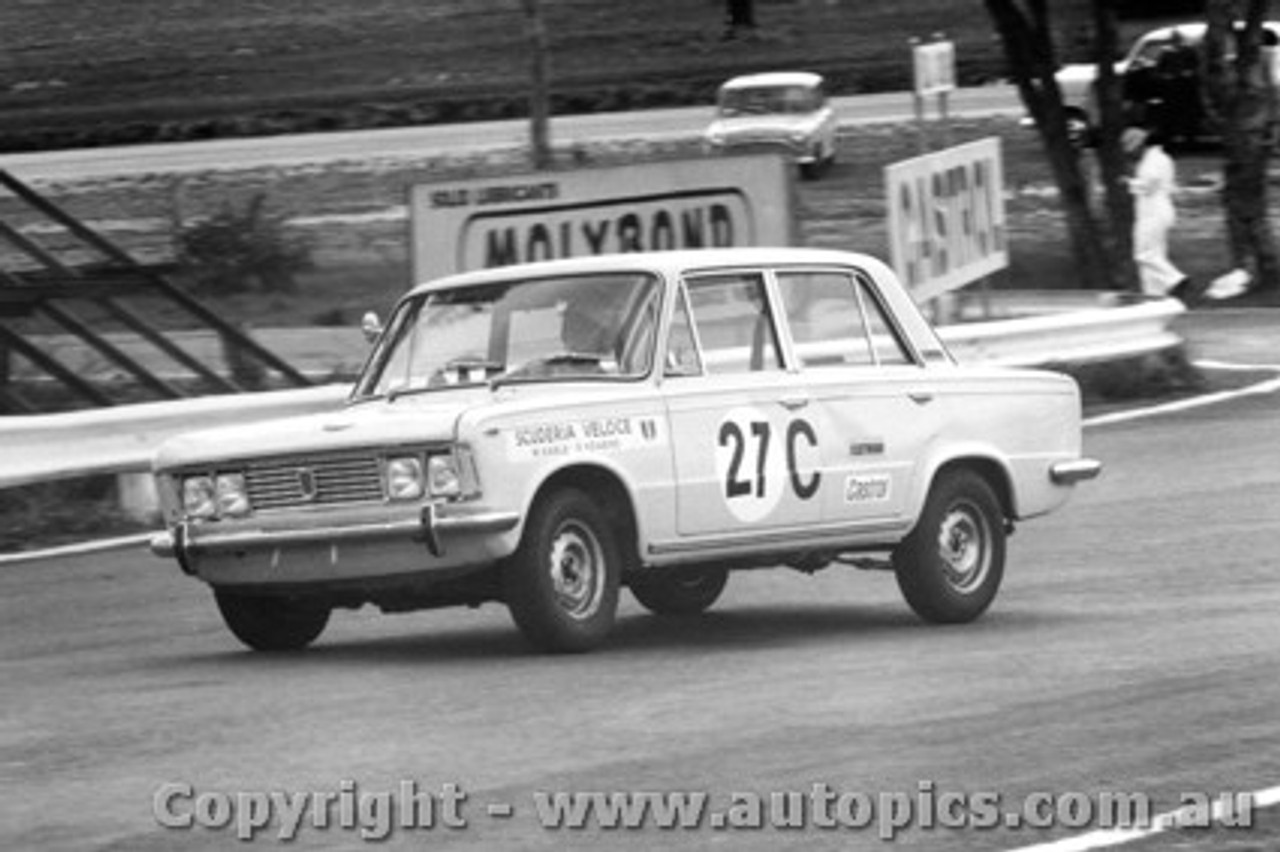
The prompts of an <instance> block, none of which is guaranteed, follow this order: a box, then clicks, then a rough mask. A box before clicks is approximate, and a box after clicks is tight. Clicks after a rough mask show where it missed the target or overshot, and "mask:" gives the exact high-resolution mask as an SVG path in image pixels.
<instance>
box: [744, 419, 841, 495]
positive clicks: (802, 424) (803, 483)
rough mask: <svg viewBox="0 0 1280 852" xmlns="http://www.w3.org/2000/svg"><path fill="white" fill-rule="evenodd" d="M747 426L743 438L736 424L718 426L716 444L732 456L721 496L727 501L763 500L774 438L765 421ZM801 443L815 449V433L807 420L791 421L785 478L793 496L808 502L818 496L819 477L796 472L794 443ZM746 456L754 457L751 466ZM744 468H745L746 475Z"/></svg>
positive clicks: (771, 428)
mask: <svg viewBox="0 0 1280 852" xmlns="http://www.w3.org/2000/svg"><path fill="white" fill-rule="evenodd" d="M746 425H747V429H748V431H749V432H750V433H751V434H750V435H747V434H745V433H744V432H743V430H742V425H740V424H739V423H738V422H737V421H735V420H727V421H725V422H724V423H722V424H721V425H720V434H719V437H718V441H719V444H720V446H722V447H729V448H730V452H731V456H730V459H729V469H728V471H727V475H726V476H725V483H724V496H725V497H726V498H727V499H730V500H732V499H733V498H734V497H746V496H755V497H757V498H762V497H764V496H765V490H766V476H765V470H766V464H767V462H768V459H769V444H770V441H769V438H770V436H771V435H772V434H773V426H772V424H770V423H769V421H767V420H752V421H749V422H748V423H747V424H746ZM801 439H804V440H805V441H806V442H807V443H808V444H809V446H810V447H817V446H818V436H817V434H815V433H814V431H813V426H812V424H810V423H809V421H808V420H803V419H796V420H792V421H791V422H790V423H788V424H787V437H786V445H787V475H788V477H789V478H790V480H791V489H792V490H793V491H795V493H796V496H797V497H799V498H800V499H801V500H808V499H809V498H811V497H812V496H813V495H814V494H816V493H817V492H818V485H819V484H820V483H821V481H822V474H821V473H818V472H817V471H814V472H813V473H811V474H809V476H808V477H807V478H806V477H805V476H804V475H803V474H802V473H801V472H800V471H799V470H798V469H797V465H796V442H797V441H799V440H801ZM749 454H754V459H752V460H751V462H748V458H747V457H748V455H749ZM752 462H753V463H752ZM744 466H745V467H746V468H747V470H746V471H745V472H744V470H743V467H744ZM744 473H745V476H744Z"/></svg>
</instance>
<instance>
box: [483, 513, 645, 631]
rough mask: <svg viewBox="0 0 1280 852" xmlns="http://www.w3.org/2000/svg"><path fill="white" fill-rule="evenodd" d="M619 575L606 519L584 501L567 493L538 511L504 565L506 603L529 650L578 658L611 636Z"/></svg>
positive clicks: (617, 556)
mask: <svg viewBox="0 0 1280 852" xmlns="http://www.w3.org/2000/svg"><path fill="white" fill-rule="evenodd" d="M621 576H622V557H621V555H620V553H619V550H618V544H617V541H616V539H615V536H614V532H613V528H612V527H611V526H610V525H609V522H608V519H607V518H606V517H605V515H604V513H603V512H602V511H601V509H600V508H599V506H598V505H597V503H596V501H594V500H592V499H591V498H590V497H588V496H587V495H586V494H584V493H583V492H581V491H578V490H576V489H565V490H562V491H557V492H554V493H552V494H551V495H549V496H548V497H547V498H546V499H545V500H542V501H540V502H539V503H537V504H536V505H535V507H534V509H533V511H532V513H531V514H530V517H529V520H528V522H527V524H526V526H525V531H524V536H523V538H521V540H520V547H519V548H517V550H516V552H515V553H514V554H513V555H512V557H511V558H510V559H509V560H507V562H506V564H505V565H504V566H503V571H502V583H503V596H504V597H505V599H506V602H507V608H508V609H510V610H511V617H512V618H513V619H514V620H515V623H516V626H518V627H519V628H520V632H521V633H523V634H524V636H525V638H526V639H527V640H528V641H529V642H530V644H532V645H533V646H534V647H536V648H538V649H539V650H541V651H548V652H552V653H580V652H582V651H590V650H591V649H593V648H596V647H598V646H599V645H600V644H601V643H602V642H603V641H604V639H605V637H606V636H608V635H609V631H610V630H611V629H613V622H614V618H615V616H616V615H617V611H618V587H619V584H620V581H621Z"/></svg>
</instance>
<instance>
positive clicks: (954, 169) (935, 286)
mask: <svg viewBox="0 0 1280 852" xmlns="http://www.w3.org/2000/svg"><path fill="white" fill-rule="evenodd" d="M884 174H885V190H886V192H887V193H888V199H887V201H888V204H887V208H888V213H889V246H890V254H891V255H892V259H893V268H894V271H895V272H897V273H898V277H899V278H901V279H902V282H903V283H904V284H906V285H907V287H908V289H910V290H911V294H912V295H913V296H914V297H915V298H916V299H917V300H923V299H928V298H932V297H933V296H937V295H939V294H940V293H945V292H947V291H949V290H954V289H956V288H957V287H962V286H964V285H965V284H968V283H970V282H972V281H976V280H977V279H979V278H981V277H983V276H984V275H990V274H991V273H993V272H995V271H997V270H999V269H1003V268H1004V267H1006V266H1008V264H1009V250H1008V245H1007V241H1008V235H1007V233H1006V229H1005V215H1004V213H1005V211H1004V172H1003V164H1002V160H1001V155H1000V140H999V139H997V138H989V139H979V140H977V141H976V142H970V143H968V144H965V145H957V146H956V147H954V148H947V149H945V150H942V151H937V152H935V153H932V154H926V155H925V156H923V157H916V158H914V159H911V160H903V161H902V162H898V163H893V164H891V165H889V166H887V167H886V168H885V172H884Z"/></svg>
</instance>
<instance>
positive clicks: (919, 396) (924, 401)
mask: <svg viewBox="0 0 1280 852" xmlns="http://www.w3.org/2000/svg"><path fill="white" fill-rule="evenodd" d="M907 396H908V397H910V398H911V401H912V402H914V403H915V404H916V405H928V404H929V403H931V402H933V394H932V393H930V392H929V391H911V392H909V393H908V394H907Z"/></svg>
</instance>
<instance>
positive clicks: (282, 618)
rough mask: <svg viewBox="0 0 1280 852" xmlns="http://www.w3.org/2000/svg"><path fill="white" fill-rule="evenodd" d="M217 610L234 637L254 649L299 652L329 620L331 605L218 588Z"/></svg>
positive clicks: (317, 635) (215, 592)
mask: <svg viewBox="0 0 1280 852" xmlns="http://www.w3.org/2000/svg"><path fill="white" fill-rule="evenodd" d="M213 595H214V598H215V600H217V602H218V611H219V612H221V613H222V620H223V621H224V622H226V625H227V627H228V628H230V630H231V632H232V633H233V634H235V637H236V638H237V639H239V640H240V641H241V642H243V643H244V644H245V645H248V646H249V647H250V648H252V649H253V650H255V651H297V650H299V649H301V648H305V647H307V646H308V645H310V644H311V643H312V642H314V641H315V640H316V639H317V638H318V637H319V636H320V634H321V633H323V632H324V628H325V626H326V625H327V624H328V623H329V612H330V610H329V607H328V606H325V605H324V604H321V603H317V602H314V601H306V600H299V599H297V598H286V597H272V596H267V595H242V594H237V593H234V592H225V591H220V590H215V591H214V593H213Z"/></svg>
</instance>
